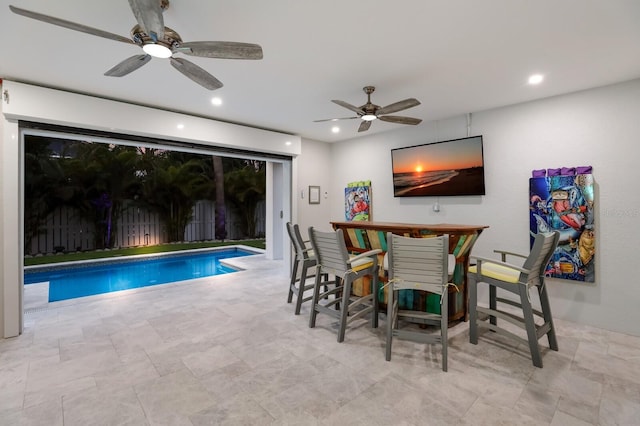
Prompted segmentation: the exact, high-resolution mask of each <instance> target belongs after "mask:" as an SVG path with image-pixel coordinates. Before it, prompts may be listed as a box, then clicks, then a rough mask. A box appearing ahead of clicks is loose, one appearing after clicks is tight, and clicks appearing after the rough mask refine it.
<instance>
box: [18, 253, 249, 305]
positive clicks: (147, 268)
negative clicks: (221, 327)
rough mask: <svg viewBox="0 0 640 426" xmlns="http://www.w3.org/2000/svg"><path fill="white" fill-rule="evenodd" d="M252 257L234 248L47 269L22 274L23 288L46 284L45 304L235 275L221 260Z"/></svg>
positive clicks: (233, 270)
mask: <svg viewBox="0 0 640 426" xmlns="http://www.w3.org/2000/svg"><path fill="white" fill-rule="evenodd" d="M252 254H256V253H255V252H251V251H248V250H242V249H238V248H231V249H224V250H215V251H208V252H205V253H198V254H184V253H181V254H172V255H164V256H157V257H153V258H145V259H137V260H125V259H118V260H117V261H108V262H100V263H92V264H82V265H75V266H66V267H64V269H60V268H59V267H56V266H49V267H47V268H45V269H46V270H42V268H38V271H37V272H36V271H33V272H32V271H26V270H25V274H24V283H25V284H34V283H41V282H45V281H49V302H55V301H59V300H66V299H74V298H76V297H84V296H91V295H95V294H102V293H110V292H113V291H120V290H127V289H131V288H138V287H147V286H153V285H158V284H166V283H170V282H175V281H182V280H190V279H194V278H202V277H209V276H212V275H219V274H228V273H230V272H235V269H232V268H229V267H227V266H225V265H223V264H221V263H220V260H221V259H228V258H232V257H240V256H248V255H252Z"/></svg>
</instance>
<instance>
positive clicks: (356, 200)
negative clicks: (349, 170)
mask: <svg viewBox="0 0 640 426" xmlns="http://www.w3.org/2000/svg"><path fill="white" fill-rule="evenodd" d="M344 218H345V220H347V221H355V220H371V181H370V180H367V181H360V182H351V183H349V184H347V187H346V188H345V189H344Z"/></svg>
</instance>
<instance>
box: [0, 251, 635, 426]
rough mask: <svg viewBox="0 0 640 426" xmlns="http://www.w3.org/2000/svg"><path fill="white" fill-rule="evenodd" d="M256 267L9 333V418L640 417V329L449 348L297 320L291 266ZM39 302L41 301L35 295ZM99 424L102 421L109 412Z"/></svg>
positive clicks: (94, 303) (31, 317)
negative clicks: (537, 345) (535, 352)
mask: <svg viewBox="0 0 640 426" xmlns="http://www.w3.org/2000/svg"><path fill="white" fill-rule="evenodd" d="M236 262H237V264H238V265H241V266H242V268H244V269H245V270H244V271H242V272H238V273H235V274H229V275H224V276H220V277H213V278H207V279H199V280H193V281H189V282H183V283H177V284H167V285H162V286H157V287H148V288H143V289H137V290H131V291H127V292H123V293H112V294H109V295H104V296H95V297H88V298H83V299H78V300H75V301H66V302H64V303H63V302H60V303H48V304H46V305H44V304H43V303H40V302H39V304H38V305H37V308H35V307H34V308H31V310H30V311H29V312H27V313H26V315H25V330H24V333H23V334H22V335H21V336H19V337H17V338H13V339H6V340H3V341H0V394H1V395H2V398H0V426H4V425H11V426H14V425H35V426H39V425H46V426H49V425H54V426H57V425H63V424H64V425H65V426H68V425H84V424H118V425H120V424H133V425H146V424H148V425H172V426H173V425H187V426H193V425H206V424H231V425H237V424H250V425H262V424H264V425H311V426H313V425H324V426H326V425H341V426H342V425H345V424H349V425H389V424H393V425H420V426H422V425H449V424H455V425H474V426H475V425H491V426H494V425H514V424H518V425H576V426H581V425H589V424H594V425H595V424H598V425H609V424H620V425H622V424H640V402H639V401H640V356H639V355H638V354H639V353H640V337H634V336H627V335H625V334H622V333H613V332H609V331H606V330H601V329H598V328H595V327H591V326H586V325H579V324H574V323H571V322H569V321H562V320H556V326H557V334H558V342H559V346H560V351H559V352H555V351H551V350H549V349H548V346H547V342H546V341H545V340H544V339H541V347H542V356H543V361H544V368H543V369H539V368H535V367H534V366H533V365H532V363H531V357H530V354H529V352H528V348H527V347H526V346H525V345H521V344H517V343H512V342H511V341H509V340H506V339H503V338H502V337H500V336H495V335H494V333H485V334H484V335H483V336H482V337H481V338H480V341H479V343H478V344H477V345H472V344H471V343H469V333H468V324H467V323H464V322H461V323H458V324H456V325H454V326H452V327H450V329H449V336H450V339H449V359H448V361H449V362H448V363H449V371H448V372H446V373H445V372H443V371H442V369H441V354H440V349H439V347H434V346H431V345H421V344H416V343H413V342H406V341H402V340H398V339H395V340H394V344H393V352H392V359H391V361H390V362H387V361H386V360H385V357H384V354H385V328H384V327H385V325H386V324H385V321H386V316H385V315H384V314H381V316H380V327H379V328H378V329H372V328H370V326H369V324H368V323H367V322H366V321H361V322H356V323H354V324H352V325H351V326H350V327H349V328H348V329H347V333H346V337H345V341H344V342H343V343H341V344H339V343H337V341H336V337H337V334H336V332H337V327H336V325H337V324H336V321H335V319H333V318H329V317H327V316H326V315H319V316H318V321H317V326H316V327H315V328H314V329H310V328H309V327H308V321H309V308H308V303H307V304H305V305H303V307H302V311H301V314H300V315H298V316H296V315H294V314H293V309H294V307H293V305H291V304H287V303H286V295H287V289H288V282H289V278H288V275H287V274H288V272H287V271H285V270H284V269H283V268H282V264H281V262H275V261H268V260H266V259H264V256H257V257H256V258H241V259H238V260H236ZM34 306H35V305H34ZM96 419H100V421H97V420H96Z"/></svg>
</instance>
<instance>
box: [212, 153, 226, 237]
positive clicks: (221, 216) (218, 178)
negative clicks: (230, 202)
mask: <svg viewBox="0 0 640 426" xmlns="http://www.w3.org/2000/svg"><path fill="white" fill-rule="evenodd" d="M212 160H213V180H214V182H215V188H216V190H215V194H216V200H215V229H214V233H215V236H216V239H217V240H222V241H224V240H225V238H227V217H226V215H227V206H226V204H225V198H224V166H223V164H222V157H220V156H218V155H214V156H213V157H212Z"/></svg>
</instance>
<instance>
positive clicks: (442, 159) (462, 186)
mask: <svg viewBox="0 0 640 426" xmlns="http://www.w3.org/2000/svg"><path fill="white" fill-rule="evenodd" d="M391 164H392V169H393V196H394V197H427V196H448V195H485V189H484V157H483V152H482V136H472V137H468V138H462V139H454V140H449V141H443V142H435V143H428V144H422V145H414V146H408V147H405V148H395V149H392V150H391Z"/></svg>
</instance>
